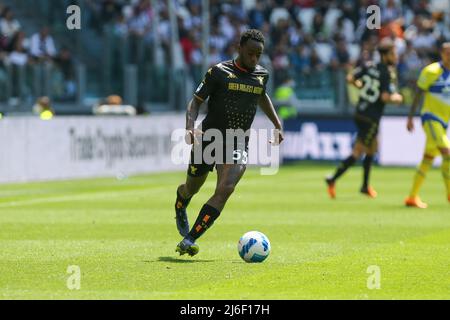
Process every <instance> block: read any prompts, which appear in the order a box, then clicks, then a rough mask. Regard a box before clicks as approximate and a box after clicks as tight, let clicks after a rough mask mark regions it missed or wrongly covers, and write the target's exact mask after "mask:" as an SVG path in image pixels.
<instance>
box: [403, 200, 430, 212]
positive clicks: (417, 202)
mask: <svg viewBox="0 0 450 320" xmlns="http://www.w3.org/2000/svg"><path fill="white" fill-rule="evenodd" d="M405 205H406V206H407V207H414V208H419V209H426V208H428V205H427V204H426V203H425V202H423V201H422V200H421V199H420V198H419V197H408V198H406V199H405Z"/></svg>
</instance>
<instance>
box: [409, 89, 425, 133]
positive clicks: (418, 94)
mask: <svg viewBox="0 0 450 320" xmlns="http://www.w3.org/2000/svg"><path fill="white" fill-rule="evenodd" d="M424 94H425V91H423V90H422V89H420V88H419V87H416V92H415V93H414V100H413V103H412V105H411V109H410V110H409V115H408V123H407V124H406V128H407V129H408V131H409V132H413V131H414V121H413V117H414V115H415V114H416V111H417V108H418V107H419V104H420V102H421V101H422V98H423V95H424Z"/></svg>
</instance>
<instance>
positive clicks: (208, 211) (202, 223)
mask: <svg viewBox="0 0 450 320" xmlns="http://www.w3.org/2000/svg"><path fill="white" fill-rule="evenodd" d="M219 216H220V211H219V210H217V209H216V208H213V207H211V206H210V205H208V204H205V205H204V206H203V208H202V209H201V210H200V213H199V215H198V218H197V220H196V221H195V223H194V225H193V226H192V229H191V231H190V232H189V237H190V238H191V240H194V241H195V240H197V239H198V238H200V237H201V236H202V235H203V234H204V233H205V232H206V230H208V229H209V228H211V226H212V225H213V223H214V221H216V219H217V218H218V217H219Z"/></svg>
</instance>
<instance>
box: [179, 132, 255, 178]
mask: <svg viewBox="0 0 450 320" xmlns="http://www.w3.org/2000/svg"><path fill="white" fill-rule="evenodd" d="M211 143H212V142H209V141H200V144H198V145H194V146H193V147H192V150H191V158H190V160H189V168H188V171H187V173H188V175H189V176H191V177H201V176H203V175H205V174H206V173H208V172H210V171H213V170H214V168H215V166H216V165H217V164H242V165H247V162H248V139H245V140H243V141H234V142H233V143H230V142H229V143H221V144H217V145H216V146H213V145H211ZM218 150H221V152H218Z"/></svg>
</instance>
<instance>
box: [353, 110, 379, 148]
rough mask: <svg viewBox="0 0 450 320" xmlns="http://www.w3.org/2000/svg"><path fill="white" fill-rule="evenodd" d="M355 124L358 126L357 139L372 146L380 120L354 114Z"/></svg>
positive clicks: (367, 145)
mask: <svg viewBox="0 0 450 320" xmlns="http://www.w3.org/2000/svg"><path fill="white" fill-rule="evenodd" d="M355 124H356V127H357V128H358V135H357V138H358V140H359V141H361V142H362V144H364V145H365V146H366V147H368V148H370V147H372V146H373V142H374V141H376V139H377V136H378V128H379V125H380V122H379V121H376V120H370V119H368V118H367V119H366V118H361V117H357V116H356V117H355Z"/></svg>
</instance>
